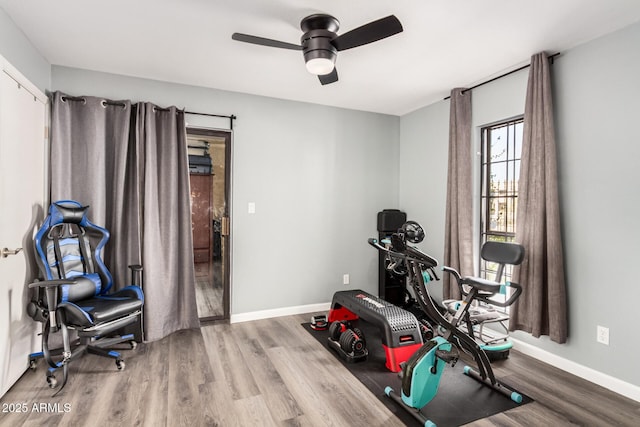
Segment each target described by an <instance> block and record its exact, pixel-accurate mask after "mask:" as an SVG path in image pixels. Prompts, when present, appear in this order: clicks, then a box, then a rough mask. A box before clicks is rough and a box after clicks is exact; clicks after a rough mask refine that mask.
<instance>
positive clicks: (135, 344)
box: [129, 341, 138, 350]
mask: <svg viewBox="0 0 640 427" xmlns="http://www.w3.org/2000/svg"><path fill="white" fill-rule="evenodd" d="M129 345H130V346H131V350H135V349H136V347H137V346H138V343H137V342H135V341H129Z"/></svg>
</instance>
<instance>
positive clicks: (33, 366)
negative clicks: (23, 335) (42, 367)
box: [29, 359, 38, 371]
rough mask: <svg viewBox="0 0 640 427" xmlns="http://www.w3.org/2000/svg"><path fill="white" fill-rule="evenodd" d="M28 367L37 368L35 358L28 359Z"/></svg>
mask: <svg viewBox="0 0 640 427" xmlns="http://www.w3.org/2000/svg"><path fill="white" fill-rule="evenodd" d="M29 369H31V370H32V371H35V370H36V369H38V361H37V360H35V359H31V360H29Z"/></svg>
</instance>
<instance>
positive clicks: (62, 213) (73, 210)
mask: <svg viewBox="0 0 640 427" xmlns="http://www.w3.org/2000/svg"><path fill="white" fill-rule="evenodd" d="M88 209H89V206H82V205H80V204H79V203H78V202H74V201H64V202H56V203H53V204H52V205H51V209H50V212H49V213H50V215H51V219H52V222H53V224H61V223H67V224H80V225H85V223H86V214H87V210H88Z"/></svg>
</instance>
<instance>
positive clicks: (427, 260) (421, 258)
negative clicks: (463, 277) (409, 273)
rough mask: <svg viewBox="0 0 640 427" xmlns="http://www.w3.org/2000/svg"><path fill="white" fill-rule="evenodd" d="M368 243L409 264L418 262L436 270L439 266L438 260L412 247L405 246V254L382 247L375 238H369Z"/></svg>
mask: <svg viewBox="0 0 640 427" xmlns="http://www.w3.org/2000/svg"><path fill="white" fill-rule="evenodd" d="M367 242H368V243H369V244H370V245H371V246H373V247H374V248H376V249H378V250H379V251H381V252H385V253H387V254H388V255H389V256H391V257H392V258H396V259H402V260H405V261H409V262H412V261H413V262H417V263H419V264H423V265H424V266H425V267H426V268H434V267H436V266H437V265H438V260H436V259H435V258H433V257H431V256H429V255H427V254H425V253H424V252H422V251H421V250H419V249H416V248H414V247H411V246H405V248H404V252H398V251H395V250H393V249H391V248H387V247H385V246H382V245H381V244H380V243H379V242H378V240H377V239H374V238H369V239H368V240H367Z"/></svg>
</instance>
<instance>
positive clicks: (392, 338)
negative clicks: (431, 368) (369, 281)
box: [329, 289, 422, 372]
mask: <svg viewBox="0 0 640 427" xmlns="http://www.w3.org/2000/svg"><path fill="white" fill-rule="evenodd" d="M358 318H362V319H364V320H366V321H367V322H369V323H371V324H372V325H375V326H376V327H378V328H379V329H380V330H381V332H382V333H381V335H382V347H383V348H384V352H385V355H386V358H387V360H386V363H385V366H386V367H387V369H389V370H390V371H392V372H400V371H401V370H402V369H401V367H400V364H401V363H403V362H405V361H407V360H408V359H409V358H410V357H411V355H412V354H413V353H414V352H415V351H416V350H418V349H419V348H420V347H421V346H422V334H421V333H420V324H419V322H418V320H417V319H416V317H415V316H414V315H413V314H412V313H410V312H408V311H407V310H404V309H402V308H400V307H397V306H395V305H393V304H391V303H388V302H387V301H385V300H383V299H380V298H378V297H376V296H374V295H371V294H369V293H367V292H365V291H362V290H359V289H355V290H351V291H339V292H336V293H335V294H333V301H332V302H331V310H330V311H329V323H331V322H334V321H338V320H356V319H358Z"/></svg>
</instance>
